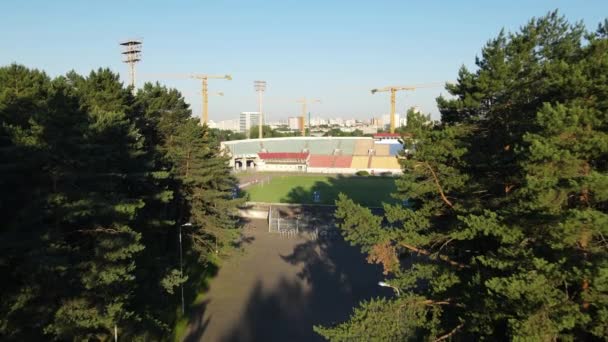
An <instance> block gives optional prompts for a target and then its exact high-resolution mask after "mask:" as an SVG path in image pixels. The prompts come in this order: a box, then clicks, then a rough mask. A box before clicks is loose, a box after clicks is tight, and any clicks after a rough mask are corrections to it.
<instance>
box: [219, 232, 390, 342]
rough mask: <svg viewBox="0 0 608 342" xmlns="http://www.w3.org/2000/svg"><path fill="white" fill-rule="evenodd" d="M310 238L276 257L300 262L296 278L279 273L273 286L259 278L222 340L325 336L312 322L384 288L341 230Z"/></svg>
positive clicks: (337, 316)
mask: <svg viewBox="0 0 608 342" xmlns="http://www.w3.org/2000/svg"><path fill="white" fill-rule="evenodd" d="M332 236H333V237H332V238H330V239H329V238H328V239H325V240H323V241H318V240H308V241H304V242H302V243H300V244H298V245H296V246H295V248H294V249H293V252H292V253H291V254H289V255H281V256H280V257H281V258H282V260H283V261H284V262H286V263H289V264H291V265H293V266H294V267H300V268H301V271H300V272H299V273H298V275H297V276H298V278H299V279H287V278H285V277H282V278H281V279H280V280H279V282H278V284H277V285H276V286H275V287H274V288H272V289H264V288H263V286H262V284H261V282H260V281H258V283H257V284H256V286H255V288H254V289H253V290H252V291H251V292H250V295H249V300H248V303H247V306H246V309H245V310H244V312H243V314H242V316H241V318H240V320H239V321H238V323H236V324H235V326H233V327H232V328H231V329H230V330H229V333H228V334H227V335H225V336H224V337H223V338H222V339H221V341H229V342H233V341H235V342H236V341H239V342H240V341H323V340H324V339H323V338H322V337H321V336H320V335H318V334H316V333H315V332H314V331H313V326H315V325H333V324H337V323H340V322H343V321H345V320H347V319H348V318H349V316H350V314H351V313H352V310H353V307H355V306H357V305H358V303H359V302H360V301H362V300H366V299H370V298H372V297H377V296H379V295H383V294H386V292H385V291H383V289H381V288H380V287H379V286H378V285H377V284H378V281H379V280H381V279H382V270H381V268H380V267H378V266H377V265H370V264H367V262H366V261H365V258H364V256H363V255H362V254H361V253H360V252H359V250H358V248H354V247H351V246H349V245H347V244H346V243H345V242H344V241H343V240H342V239H341V237H340V236H339V235H332Z"/></svg>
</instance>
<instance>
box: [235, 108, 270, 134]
mask: <svg viewBox="0 0 608 342" xmlns="http://www.w3.org/2000/svg"><path fill="white" fill-rule="evenodd" d="M259 124H260V113H259V112H242V113H241V117H240V119H239V132H241V133H247V132H249V130H250V129H251V127H253V126H258V125H259ZM262 124H264V123H262Z"/></svg>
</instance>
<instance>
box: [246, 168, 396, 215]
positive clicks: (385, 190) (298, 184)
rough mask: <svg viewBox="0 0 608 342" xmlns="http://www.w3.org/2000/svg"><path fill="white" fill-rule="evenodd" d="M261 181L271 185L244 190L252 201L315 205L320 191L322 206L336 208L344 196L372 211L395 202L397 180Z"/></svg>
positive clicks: (284, 178) (275, 178)
mask: <svg viewBox="0 0 608 342" xmlns="http://www.w3.org/2000/svg"><path fill="white" fill-rule="evenodd" d="M260 178H270V181H264V182H260V183H258V184H255V185H251V186H248V187H247V188H245V189H244V191H245V192H246V193H247V194H249V200H250V201H254V202H273V203H302V204H310V203H315V202H314V201H313V193H314V191H319V193H320V201H319V202H318V203H320V204H334V201H335V200H336V199H337V198H338V194H339V193H341V192H342V193H344V194H346V195H347V196H348V197H350V198H352V199H353V201H355V202H357V203H359V204H361V205H364V206H369V207H379V206H381V205H382V202H386V203H394V202H395V200H394V199H393V198H391V194H392V193H394V192H395V190H396V187H395V179H394V178H391V177H386V178H385V177H348V176H314V175H313V176H309V175H268V176H266V175H264V176H260Z"/></svg>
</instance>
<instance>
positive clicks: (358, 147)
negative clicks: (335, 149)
mask: <svg viewBox="0 0 608 342" xmlns="http://www.w3.org/2000/svg"><path fill="white" fill-rule="evenodd" d="M372 148H374V141H373V140H357V142H356V144H355V150H354V152H353V155H355V156H367V155H368V154H369V150H370V149H372Z"/></svg>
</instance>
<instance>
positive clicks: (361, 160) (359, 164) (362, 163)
mask: <svg viewBox="0 0 608 342" xmlns="http://www.w3.org/2000/svg"><path fill="white" fill-rule="evenodd" d="M368 161H369V157H368V156H353V160H352V162H351V163H350V167H351V169H367V162H368Z"/></svg>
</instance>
